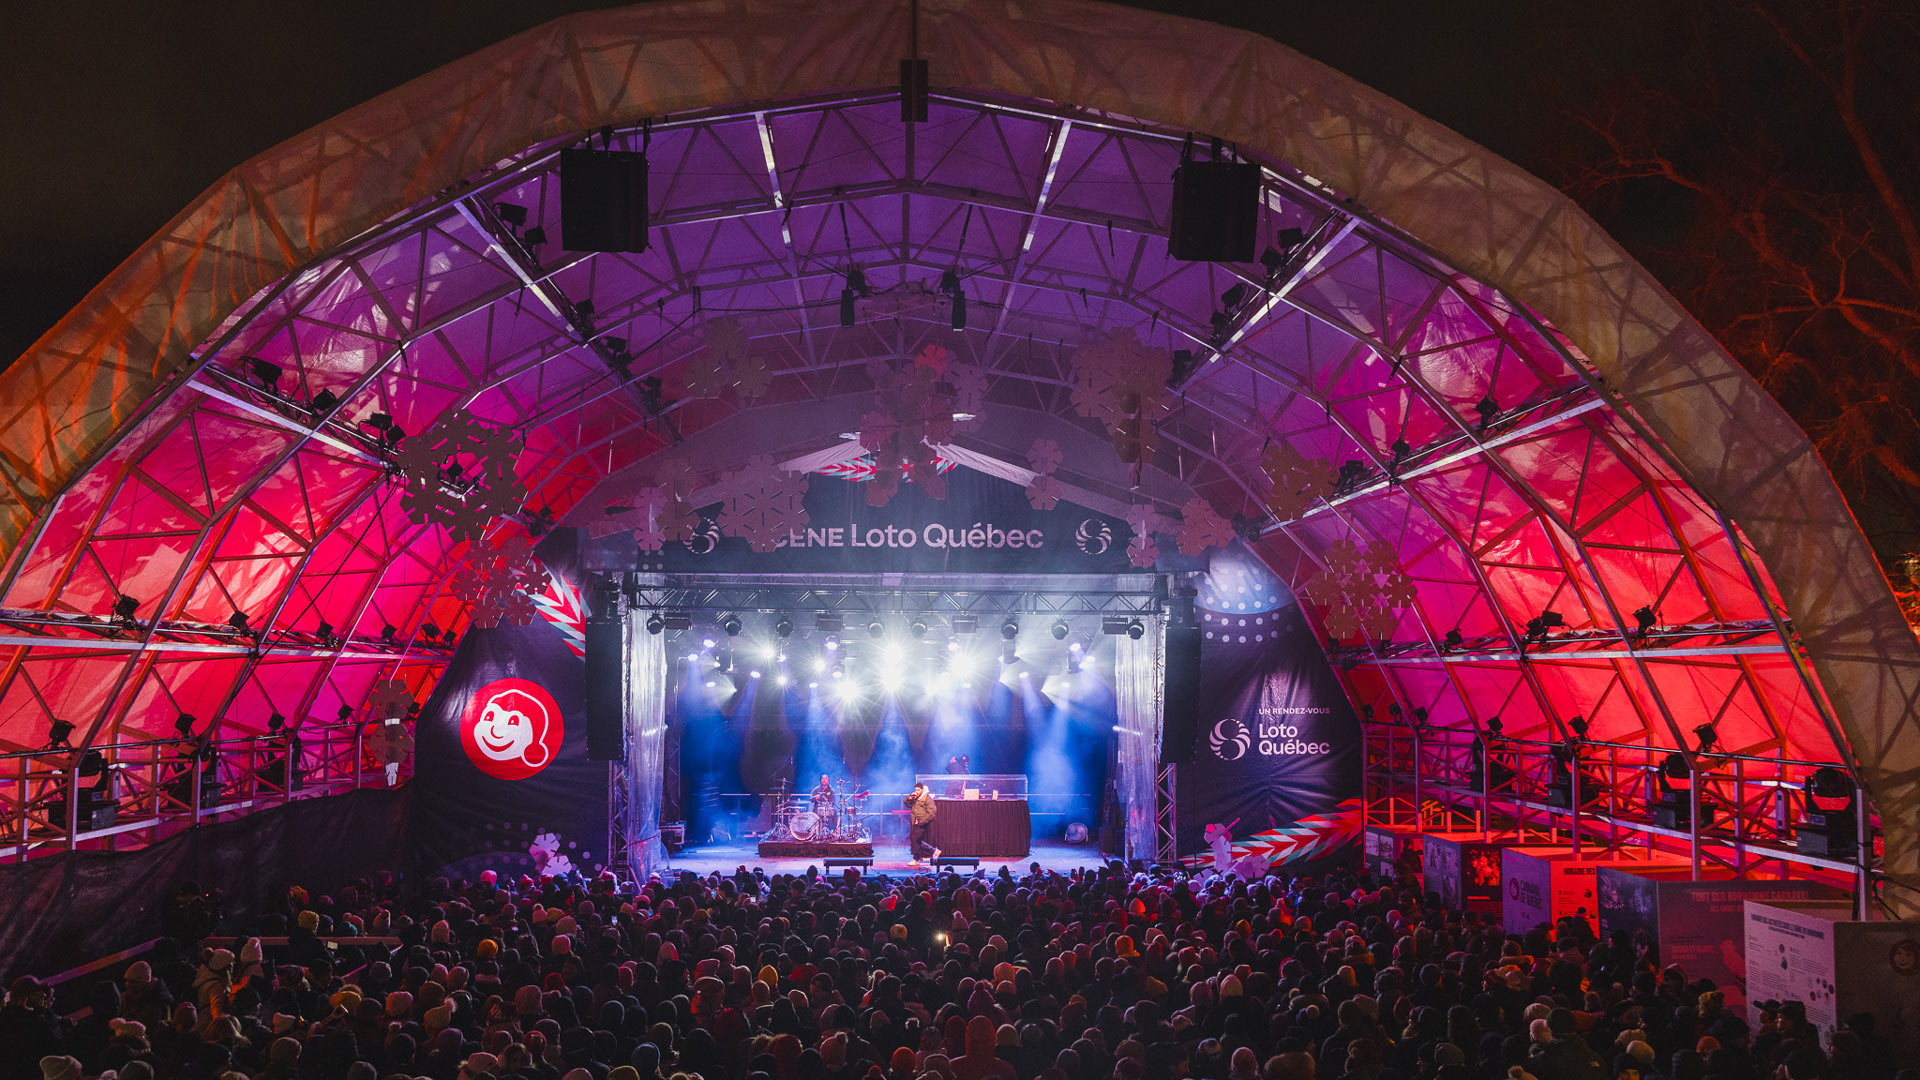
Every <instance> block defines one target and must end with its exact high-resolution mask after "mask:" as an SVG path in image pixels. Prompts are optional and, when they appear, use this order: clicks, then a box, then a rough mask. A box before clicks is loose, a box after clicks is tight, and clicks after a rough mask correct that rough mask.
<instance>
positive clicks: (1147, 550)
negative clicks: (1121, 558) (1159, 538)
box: [1127, 534, 1160, 570]
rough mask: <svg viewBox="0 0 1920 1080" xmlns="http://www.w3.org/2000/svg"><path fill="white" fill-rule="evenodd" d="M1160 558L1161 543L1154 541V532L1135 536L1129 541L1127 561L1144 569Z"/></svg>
mask: <svg viewBox="0 0 1920 1080" xmlns="http://www.w3.org/2000/svg"><path fill="white" fill-rule="evenodd" d="M1159 559H1160V545H1159V544H1157V543H1155V542H1154V539H1153V536H1152V534H1148V535H1145V536H1135V537H1134V538H1133V539H1132V540H1129V541H1127V561H1128V562H1130V563H1132V564H1133V565H1134V566H1136V567H1138V568H1140V569H1142V570H1144V569H1146V568H1147V567H1149V566H1152V565H1153V564H1154V563H1155V562H1157V561H1159Z"/></svg>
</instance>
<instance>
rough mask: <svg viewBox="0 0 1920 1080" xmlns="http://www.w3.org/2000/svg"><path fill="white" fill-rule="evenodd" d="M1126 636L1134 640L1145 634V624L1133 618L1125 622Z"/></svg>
mask: <svg viewBox="0 0 1920 1080" xmlns="http://www.w3.org/2000/svg"><path fill="white" fill-rule="evenodd" d="M1127 636H1128V637H1130V638H1132V639H1133V640H1135V641H1139V640H1140V639H1141V638H1143V637H1146V636H1147V624H1146V623H1143V622H1141V621H1140V620H1139V619H1135V620H1133V621H1132V622H1130V623H1128V624H1127Z"/></svg>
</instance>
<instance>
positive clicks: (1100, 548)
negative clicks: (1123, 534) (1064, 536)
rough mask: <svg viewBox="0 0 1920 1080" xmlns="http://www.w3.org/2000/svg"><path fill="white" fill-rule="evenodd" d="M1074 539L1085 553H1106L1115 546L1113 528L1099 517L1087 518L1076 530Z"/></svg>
mask: <svg viewBox="0 0 1920 1080" xmlns="http://www.w3.org/2000/svg"><path fill="white" fill-rule="evenodd" d="M1073 541H1074V543H1076V544H1078V545H1080V551H1081V553H1082V554H1084V555H1105V554H1106V553H1107V549H1108V548H1110V547H1112V546H1113V528H1112V526H1110V525H1108V524H1107V523H1106V522H1104V521H1101V520H1100V519H1099V518H1087V519H1086V520H1085V521H1082V522H1081V523H1080V527H1079V528H1078V529H1075V530H1074V532H1073Z"/></svg>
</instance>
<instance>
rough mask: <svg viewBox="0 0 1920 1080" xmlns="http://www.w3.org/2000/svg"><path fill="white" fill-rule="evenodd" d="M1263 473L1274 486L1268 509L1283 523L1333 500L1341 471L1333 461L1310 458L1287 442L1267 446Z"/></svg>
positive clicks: (1262, 462) (1261, 465) (1263, 458)
mask: <svg viewBox="0 0 1920 1080" xmlns="http://www.w3.org/2000/svg"><path fill="white" fill-rule="evenodd" d="M1260 471H1261V472H1263V473H1265V474H1266V477H1267V481H1268V483H1270V484H1271V485H1272V487H1271V489H1270V490H1269V492H1268V494H1267V499H1266V503H1267V509H1268V510H1270V511H1272V512H1273V516H1274V517H1276V518H1278V519H1280V520H1282V521H1291V520H1293V519H1295V518H1298V517H1300V515H1302V514H1304V513H1306V512H1307V510H1308V509H1309V508H1310V507H1312V506H1313V504H1314V503H1315V502H1317V501H1318V500H1320V499H1329V498H1332V497H1333V491H1334V485H1335V484H1337V483H1338V482H1339V479H1340V470H1339V468H1337V467H1336V466H1335V465H1334V464H1333V463H1332V462H1331V461H1327V460H1325V459H1323V458H1308V457H1307V456H1306V455H1304V454H1302V453H1300V451H1298V450H1295V449H1294V448H1293V446H1292V445H1291V444H1289V443H1284V442H1279V443H1275V444H1273V445H1272V446H1269V447H1267V452H1266V453H1265V454H1262V455H1261V456H1260Z"/></svg>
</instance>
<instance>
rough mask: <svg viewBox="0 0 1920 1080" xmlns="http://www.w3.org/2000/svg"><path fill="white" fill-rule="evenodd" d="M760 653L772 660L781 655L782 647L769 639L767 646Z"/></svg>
mask: <svg viewBox="0 0 1920 1080" xmlns="http://www.w3.org/2000/svg"><path fill="white" fill-rule="evenodd" d="M760 655H761V656H764V657H766V658H767V659H769V660H772V659H774V658H775V657H777V656H779V655H780V647H779V646H778V645H775V644H774V643H773V642H771V641H769V642H767V644H766V647H765V648H763V649H761V650H760Z"/></svg>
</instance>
